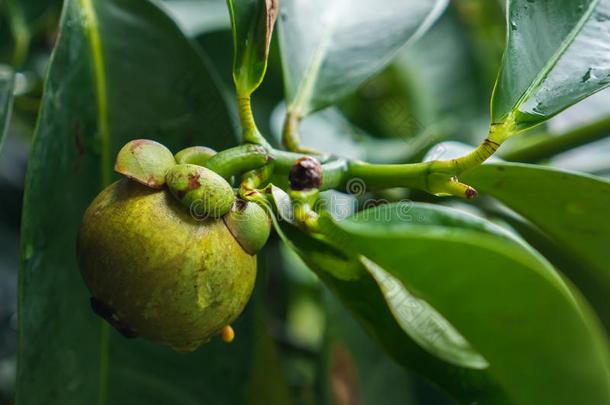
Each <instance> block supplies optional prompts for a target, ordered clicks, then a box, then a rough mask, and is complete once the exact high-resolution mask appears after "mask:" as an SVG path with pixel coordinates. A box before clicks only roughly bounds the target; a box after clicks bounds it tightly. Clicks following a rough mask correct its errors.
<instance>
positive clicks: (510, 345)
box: [321, 205, 610, 404]
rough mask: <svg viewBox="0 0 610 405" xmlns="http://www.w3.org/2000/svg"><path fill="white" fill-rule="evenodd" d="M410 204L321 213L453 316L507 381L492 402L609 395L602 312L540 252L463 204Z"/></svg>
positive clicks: (343, 238)
mask: <svg viewBox="0 0 610 405" xmlns="http://www.w3.org/2000/svg"><path fill="white" fill-rule="evenodd" d="M403 213H404V210H403V208H401V206H400V205H387V206H382V207H378V208H375V209H372V210H368V211H364V212H361V213H359V214H356V215H355V216H353V217H351V218H349V219H347V220H345V221H342V222H335V221H333V220H331V219H330V217H329V216H323V217H322V219H321V227H322V232H323V233H324V234H325V235H326V236H327V237H328V238H329V240H330V241H331V242H332V243H334V244H335V245H337V246H341V247H342V248H343V249H346V250H347V251H348V252H350V253H351V254H352V255H361V256H363V257H366V259H367V260H370V261H371V262H373V263H375V264H376V265H378V266H380V267H383V268H384V269H385V270H386V271H387V272H388V273H390V274H391V275H392V276H394V277H395V278H396V279H397V280H399V281H400V282H401V283H402V284H403V285H404V286H405V287H406V288H408V289H409V290H410V291H411V292H412V293H413V294H414V295H416V296H417V297H419V298H420V299H423V300H425V301H426V302H428V304H430V305H431V306H433V307H434V308H435V309H436V310H437V311H439V313H441V314H442V315H443V316H444V317H445V318H446V319H447V320H448V321H449V322H451V324H452V325H453V326H454V327H455V328H456V329H457V330H459V331H460V333H462V334H463V335H464V337H465V338H466V339H467V340H468V341H469V342H470V343H471V344H472V345H473V347H474V348H475V349H476V350H478V351H479V352H480V353H481V355H482V356H484V358H485V359H486V360H487V361H488V362H489V364H490V366H489V368H488V369H487V370H485V373H486V374H488V375H489V376H490V377H491V378H492V379H493V380H495V381H498V382H499V384H500V385H501V386H502V387H503V388H504V389H505V390H506V393H505V395H506V397H505V398H504V399H501V398H495V399H494V401H500V402H502V401H506V400H507V398H510V400H509V401H508V402H510V403H519V404H539V403H560V404H570V403H574V402H578V401H585V402H591V403H598V402H601V403H603V402H606V401H608V400H609V398H610V382H609V380H608V364H607V362H608V351H607V347H606V342H605V338H604V337H603V334H602V333H601V331H600V329H599V327H598V325H597V324H596V319H595V318H594V316H593V315H592V313H591V312H590V310H589V309H588V308H587V307H586V305H584V304H583V303H582V301H581V300H580V299H579V297H578V296H577V295H574V293H573V292H572V291H571V290H570V289H569V288H568V286H566V284H564V282H563V281H562V280H561V278H560V277H559V276H558V275H557V273H556V272H555V271H554V270H553V268H552V267H551V266H550V265H549V264H548V263H547V262H546V261H545V260H544V259H543V258H542V257H541V256H540V255H538V254H537V253H535V252H534V251H533V250H532V249H531V248H529V247H527V246H526V245H524V244H523V243H522V242H520V241H518V240H515V239H514V238H513V237H512V236H510V234H508V233H507V232H505V231H502V230H501V229H500V228H497V227H495V226H493V225H491V224H490V223H487V222H485V221H483V220H480V219H477V218H476V217H473V216H470V215H468V214H466V213H464V212H459V211H455V210H450V209H446V208H438V207H436V208H435V207H432V206H426V205H415V206H413V207H412V208H411V209H410V210H409V211H408V214H409V215H410V218H407V217H406V216H405V215H403ZM517 325H518V326H517ZM431 330H433V329H431ZM585 398H586V399H585ZM481 402H483V403H487V402H486V401H481ZM493 403H496V402H493Z"/></svg>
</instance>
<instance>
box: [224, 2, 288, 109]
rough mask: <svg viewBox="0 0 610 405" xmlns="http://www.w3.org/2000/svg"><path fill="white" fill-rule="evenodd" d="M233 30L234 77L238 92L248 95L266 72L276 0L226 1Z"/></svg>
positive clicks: (275, 14)
mask: <svg viewBox="0 0 610 405" xmlns="http://www.w3.org/2000/svg"><path fill="white" fill-rule="evenodd" d="M227 4H228V6H229V15H230V16H231V26H232V29H233V47H234V58H233V80H234V81H235V87H236V89H237V94H238V96H240V97H247V96H249V95H250V94H252V92H253V91H254V90H256V89H257V88H258V86H260V84H261V82H262V81H263V78H264V77H265V72H266V71H267V58H268V56H269V47H270V45H271V34H273V26H274V25H275V20H276V18H277V12H278V7H279V5H278V0H227Z"/></svg>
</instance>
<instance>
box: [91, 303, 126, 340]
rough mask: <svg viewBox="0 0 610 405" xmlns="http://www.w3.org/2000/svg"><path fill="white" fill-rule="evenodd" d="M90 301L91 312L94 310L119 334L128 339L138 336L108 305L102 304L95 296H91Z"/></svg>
mask: <svg viewBox="0 0 610 405" xmlns="http://www.w3.org/2000/svg"><path fill="white" fill-rule="evenodd" d="M90 303H91V309H92V310H93V312H95V314H96V315H97V316H99V317H101V318H102V319H104V320H105V321H106V322H108V323H109V324H110V326H112V327H113V328H114V329H116V330H117V331H118V332H119V333H120V334H121V335H123V336H124V337H126V338H128V339H132V338H135V337H137V336H138V334H137V333H135V332H134V331H133V330H131V328H130V327H129V325H127V324H126V323H125V322H123V321H121V319H120V318H119V317H118V316H117V314H116V313H115V311H114V310H113V309H112V308H110V307H109V306H108V305H106V304H104V303H103V302H102V301H100V300H98V299H97V298H95V297H91V300H90Z"/></svg>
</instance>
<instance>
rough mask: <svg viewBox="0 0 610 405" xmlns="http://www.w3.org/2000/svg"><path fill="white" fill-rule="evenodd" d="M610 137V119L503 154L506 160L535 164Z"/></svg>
mask: <svg viewBox="0 0 610 405" xmlns="http://www.w3.org/2000/svg"><path fill="white" fill-rule="evenodd" d="M608 135H610V117H607V118H604V119H601V120H599V121H596V122H593V123H591V124H588V125H585V126H582V127H579V128H576V129H573V130H571V131H567V132H565V133H563V134H561V135H556V136H551V135H549V136H548V137H547V138H546V139H543V140H541V141H538V142H536V143H534V144H529V145H524V146H521V147H517V148H515V149H513V150H509V151H508V152H506V153H504V154H502V158H503V159H506V160H511V161H516V162H524V163H535V162H539V161H541V160H545V159H548V158H551V157H553V156H555V155H558V154H560V153H562V152H566V151H568V150H570V149H573V148H576V147H578V146H582V145H586V144H588V143H591V142H595V141H598V140H601V139H604V138H605V137H607V136H608Z"/></svg>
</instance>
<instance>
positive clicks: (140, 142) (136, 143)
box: [130, 139, 153, 152]
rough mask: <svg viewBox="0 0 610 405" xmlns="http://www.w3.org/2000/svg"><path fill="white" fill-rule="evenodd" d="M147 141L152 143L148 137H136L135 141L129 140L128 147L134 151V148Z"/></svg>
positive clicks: (145, 143)
mask: <svg viewBox="0 0 610 405" xmlns="http://www.w3.org/2000/svg"><path fill="white" fill-rule="evenodd" d="M149 143H153V142H151V141H149V140H148V139H136V140H135V141H132V142H131V145H130V147H131V150H132V151H133V152H135V150H136V149H138V148H139V147H140V146H142V145H147V144H149Z"/></svg>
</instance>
